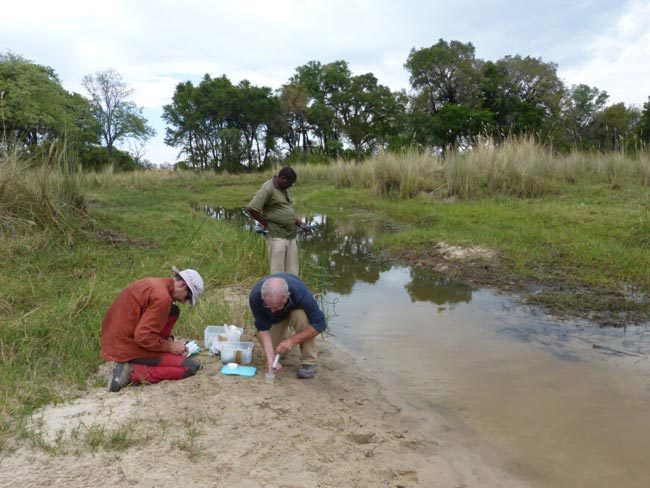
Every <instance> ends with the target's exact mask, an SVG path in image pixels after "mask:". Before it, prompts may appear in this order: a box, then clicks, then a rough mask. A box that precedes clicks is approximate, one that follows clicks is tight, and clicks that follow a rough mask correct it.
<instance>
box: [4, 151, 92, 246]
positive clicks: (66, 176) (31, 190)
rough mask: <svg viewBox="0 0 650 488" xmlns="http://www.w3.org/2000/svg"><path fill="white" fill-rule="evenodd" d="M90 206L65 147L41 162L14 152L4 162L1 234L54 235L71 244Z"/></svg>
mask: <svg viewBox="0 0 650 488" xmlns="http://www.w3.org/2000/svg"><path fill="white" fill-rule="evenodd" d="M85 210H86V204H85V198H84V192H83V189H82V182H81V177H80V174H79V172H78V171H77V169H76V168H75V167H74V164H73V163H71V162H70V161H69V159H68V156H67V155H66V148H65V146H64V145H59V144H52V145H51V146H50V150H49V152H48V153H47V154H45V155H44V156H41V157H40V158H36V157H29V156H25V155H24V154H21V153H20V152H19V151H17V150H14V151H12V152H10V153H8V154H6V155H5V156H4V157H2V158H1V159H0V232H1V233H2V234H5V235H20V234H24V233H25V232H28V231H29V230H31V229H40V230H47V231H51V232H53V233H54V234H56V235H58V236H60V237H62V238H63V240H64V241H65V242H66V243H67V244H71V243H72V242H73V240H74V235H75V233H76V230H77V229H78V227H79V225H78V220H79V218H80V217H82V216H83V215H85Z"/></svg>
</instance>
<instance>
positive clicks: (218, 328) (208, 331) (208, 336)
mask: <svg viewBox="0 0 650 488" xmlns="http://www.w3.org/2000/svg"><path fill="white" fill-rule="evenodd" d="M225 330H226V329H225V327H224V326H223V325H208V326H207V327H206V328H205V331H204V332H203V336H204V340H205V348H206V349H210V344H212V340H213V339H217V338H218V336H219V335H221V336H225V334H224V332H225Z"/></svg>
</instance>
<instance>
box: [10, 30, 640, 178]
mask: <svg viewBox="0 0 650 488" xmlns="http://www.w3.org/2000/svg"><path fill="white" fill-rule="evenodd" d="M404 68H405V69H406V70H407V72H408V73H409V81H410V85H411V86H410V89H409V91H408V92H407V91H406V90H401V91H397V92H394V91H391V90H390V89H389V88H388V87H386V86H384V85H382V84H380V83H379V80H378V79H377V78H376V77H375V76H374V75H373V74H372V73H365V74H361V75H354V74H353V73H352V72H351V70H350V68H349V66H348V63H347V62H346V61H344V60H337V61H334V62H331V63H326V64H322V63H321V62H319V61H310V62H308V63H306V64H305V65H302V66H299V67H297V68H296V69H295V72H294V74H293V75H292V76H291V77H290V78H289V80H288V81H287V82H286V83H285V84H283V85H282V86H281V87H280V88H279V89H276V90H273V89H272V88H270V87H264V86H255V85H253V84H251V83H250V82H249V81H247V80H243V81H241V82H239V83H238V84H234V83H233V82H231V81H230V80H229V79H228V77H227V76H226V75H222V76H220V77H216V78H214V77H212V76H210V75H209V74H206V75H205V76H204V77H203V78H202V80H201V81H200V82H199V83H198V84H196V85H195V84H193V83H192V82H191V81H186V82H183V83H179V84H178V85H177V86H176V88H175V91H174V94H173V97H172V101H171V103H170V104H168V105H166V106H165V107H163V119H164V120H165V122H166V124H167V125H166V129H165V142H166V144H168V145H170V146H172V147H174V148H176V149H177V150H178V153H179V156H180V157H181V162H180V163H179V165H180V166H182V167H188V168H196V169H212V170H228V171H231V172H241V171H250V170H254V169H258V168H267V167H269V166H270V165H271V164H272V163H274V162H277V161H287V162H293V161H327V160H331V159H334V158H339V157H342V158H345V159H355V160H361V159H363V158H364V157H367V156H369V155H372V154H374V153H376V152H377V151H378V150H389V151H390V150H392V151H400V150H403V149H406V148H412V147H417V148H418V149H420V150H426V151H434V152H438V153H441V154H445V153H447V152H449V151H457V150H462V149H467V148H469V147H471V146H472V145H474V144H476V143H477V141H478V140H479V138H481V137H489V138H491V139H492V140H493V141H494V142H495V143H497V144H498V143H499V142H500V141H503V140H504V139H506V138H508V137H512V136H531V137H534V138H535V139H536V140H538V141H539V142H540V143H543V144H548V145H550V146H552V147H553V148H554V149H556V150H560V151H561V150H569V149H572V148H577V149H581V150H596V151H617V150H627V151H635V150H638V149H639V148H640V147H643V145H644V144H647V143H648V142H650V98H649V99H648V101H647V102H646V103H645V104H644V105H643V107H641V108H639V107H635V106H626V105H625V104H624V103H616V104H611V105H608V100H609V95H608V94H607V92H605V91H603V90H600V89H599V88H597V87H594V86H589V85H586V84H579V85H573V86H566V85H565V84H564V83H563V81H562V80H561V79H560V78H559V77H558V75H557V65H556V64H555V63H552V62H545V61H543V60H542V59H541V58H534V57H530V56H526V57H522V56H520V55H512V56H511V55H508V56H504V57H503V58H501V59H499V60H496V61H489V60H488V61H486V60H482V59H479V58H477V57H476V54H475V48H474V46H473V45H472V43H463V42H459V41H450V42H447V41H445V40H443V39H440V40H439V41H438V42H437V43H435V44H434V45H432V46H430V47H427V48H420V49H415V48H413V49H411V51H410V53H409V55H408V57H407V59H406V61H405V63H404ZM83 86H84V88H85V89H86V91H87V92H88V95H89V97H87V98H86V97H84V96H81V95H78V94H69V93H67V92H66V91H65V90H63V88H62V87H61V85H60V82H59V80H58V78H57V77H56V75H55V73H54V71H53V70H52V69H51V68H49V67H43V66H39V65H36V64H34V63H31V62H29V61H26V60H24V59H22V58H20V57H17V56H14V55H10V54H6V55H0V117H1V122H2V124H3V125H2V129H3V139H2V140H3V141H5V145H6V141H8V140H13V141H19V142H20V143H21V144H23V145H24V146H25V147H32V148H33V147H38V146H40V145H43V144H44V143H46V142H47V141H51V140H53V139H54V138H57V137H58V138H60V137H61V136H63V135H65V136H66V138H67V140H68V141H70V142H71V143H72V144H73V145H74V146H75V147H76V148H78V151H79V153H80V154H81V161H82V162H84V164H86V165H88V166H96V165H99V164H101V163H102V162H105V160H111V159H114V158H115V154H118V155H121V156H127V157H130V158H131V160H132V162H133V163H135V164H136V165H138V164H140V165H141V164H143V161H142V158H141V154H139V153H138V151H137V149H134V150H131V151H129V152H127V153H126V154H123V152H120V151H117V152H116V150H115V148H114V144H115V143H116V142H117V141H120V140H122V141H123V140H129V141H132V142H135V143H136V144H137V143H139V144H142V143H143V142H145V141H146V140H147V139H148V138H149V137H151V136H152V135H153V130H152V129H151V127H149V125H148V123H147V121H146V120H145V119H144V117H142V111H141V109H139V108H138V107H137V106H136V105H135V104H133V103H132V102H130V101H129V96H130V94H131V92H130V90H129V89H128V87H127V85H126V83H125V82H124V81H123V80H122V78H121V76H120V75H119V74H118V73H115V72H114V71H111V70H108V71H106V72H102V73H96V74H95V75H88V76H86V77H85V78H84V80H83ZM136 148H137V145H136ZM89 161H90V162H89Z"/></svg>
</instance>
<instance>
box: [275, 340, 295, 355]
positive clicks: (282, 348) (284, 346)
mask: <svg viewBox="0 0 650 488" xmlns="http://www.w3.org/2000/svg"><path fill="white" fill-rule="evenodd" d="M293 346H295V344H294V343H293V341H292V340H291V339H290V338H289V339H285V340H283V341H282V342H281V343H280V344H278V347H276V348H275V352H276V353H278V354H279V355H280V356H284V355H285V354H286V353H288V352H289V351H291V348H292V347H293Z"/></svg>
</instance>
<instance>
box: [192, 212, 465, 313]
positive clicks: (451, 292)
mask: <svg viewBox="0 0 650 488" xmlns="http://www.w3.org/2000/svg"><path fill="white" fill-rule="evenodd" d="M204 211H205V212H206V213H207V214H208V215H210V216H211V217H212V218H214V219H216V220H223V221H227V222H230V223H232V224H234V225H237V226H240V227H242V228H243V229H245V230H249V231H254V230H255V228H256V226H255V222H254V220H252V219H251V218H250V217H249V216H248V215H247V214H246V212H245V211H244V210H243V209H241V208H237V209H226V208H223V207H217V208H214V207H208V206H206V207H204ZM300 219H301V220H302V221H303V222H305V223H306V224H307V225H308V226H309V227H310V231H309V232H300V233H299V234H298V237H297V239H298V240H299V241H300V245H301V249H302V252H303V254H304V256H303V259H306V260H309V261H310V262H311V263H312V264H313V265H315V266H317V267H318V268H320V269H321V270H323V272H324V273H325V274H326V276H328V277H329V279H328V283H327V284H326V288H327V292H328V293H336V294H339V295H349V294H350V293H352V289H353V287H354V285H355V283H358V282H361V283H368V284H371V285H372V284H375V283H377V281H378V280H379V277H380V275H381V273H384V272H387V271H391V270H393V269H394V268H393V266H392V265H391V264H390V263H389V262H387V261H385V260H382V259H379V258H377V257H375V256H373V254H372V247H373V243H374V239H375V236H377V235H379V234H380V233H386V232H390V231H391V230H392V227H391V226H390V225H389V224H387V223H386V222H384V221H382V220H379V219H376V218H369V217H360V216H347V217H343V216H340V217H338V218H332V217H331V216H328V215H322V214H308V215H301V216H300ZM401 270H402V268H400V272H401ZM409 273H410V277H411V279H410V281H409V282H408V283H406V284H405V285H404V288H405V289H406V291H407V293H408V294H409V296H410V298H411V302H430V303H433V304H436V305H440V306H444V305H448V304H454V303H461V302H469V301H470V300H471V299H472V289H471V288H470V287H468V286H465V285H462V284H458V283H454V282H452V281H451V280H449V279H448V278H446V277H444V276H442V275H438V274H435V273H432V272H431V271H429V270H423V269H416V268H413V269H409Z"/></svg>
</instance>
